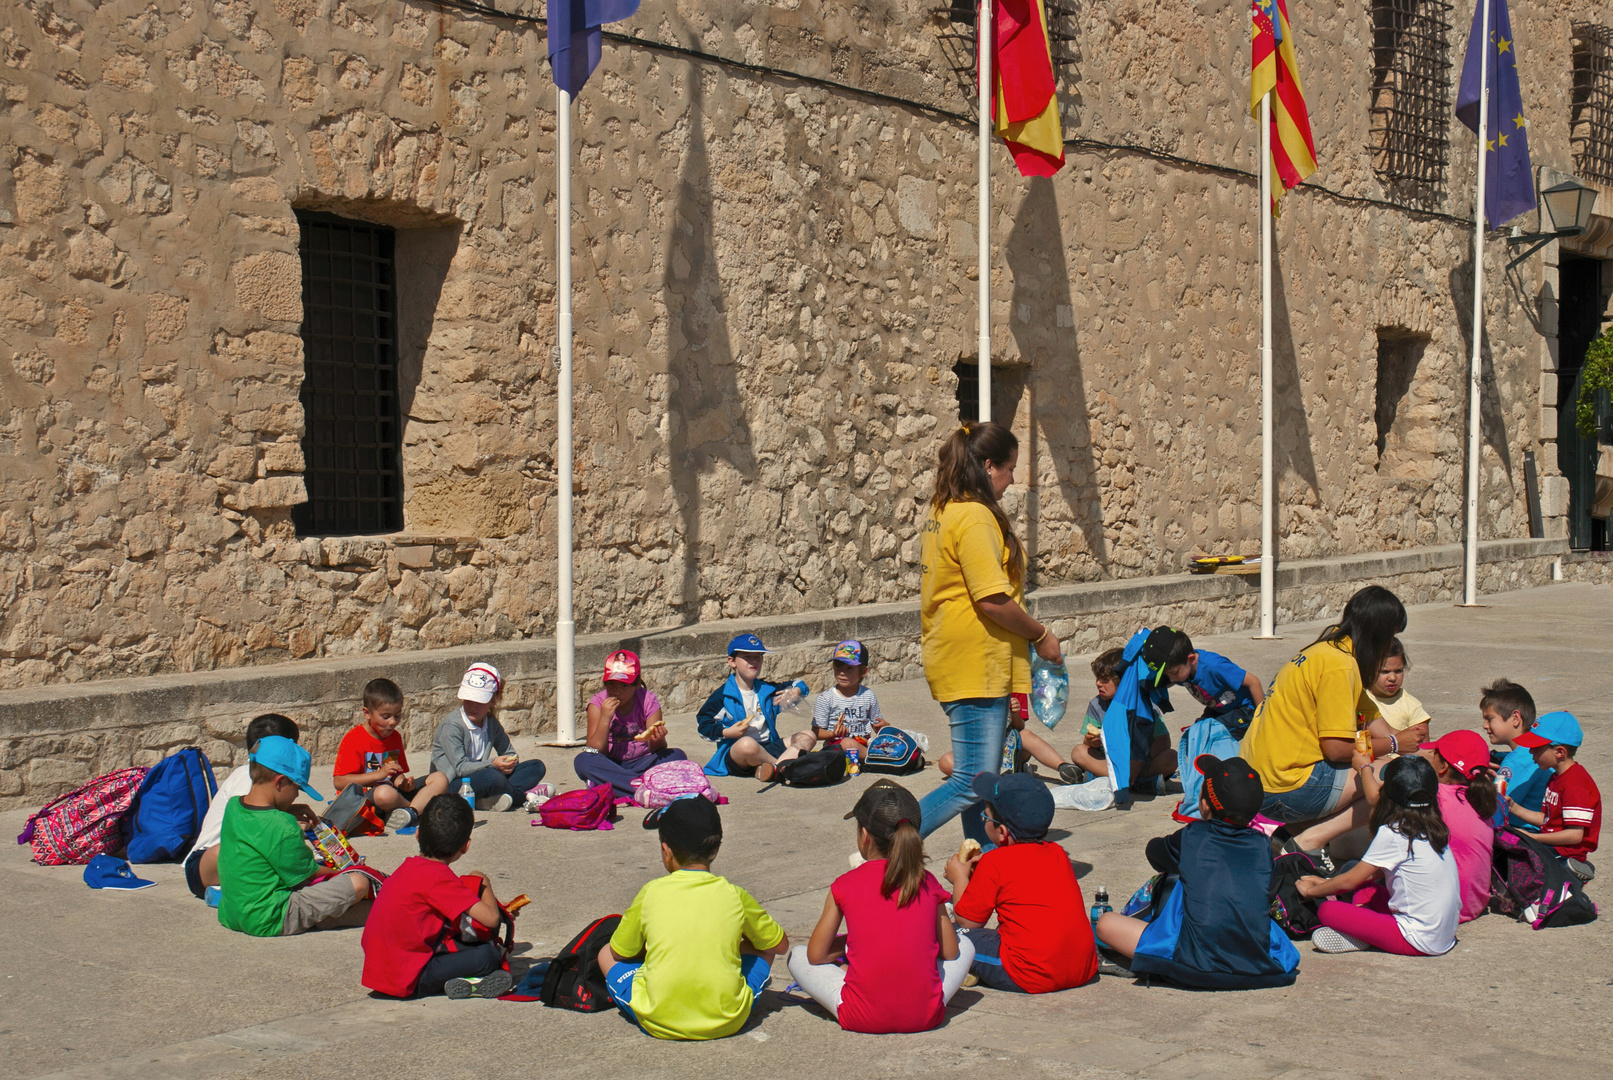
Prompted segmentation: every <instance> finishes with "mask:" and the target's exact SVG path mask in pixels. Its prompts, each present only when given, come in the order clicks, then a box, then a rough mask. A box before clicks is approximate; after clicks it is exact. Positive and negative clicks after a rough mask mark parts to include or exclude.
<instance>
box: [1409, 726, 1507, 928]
mask: <svg viewBox="0 0 1613 1080" xmlns="http://www.w3.org/2000/svg"><path fill="white" fill-rule="evenodd" d="M1417 753H1418V756H1420V757H1424V758H1427V759H1428V763H1429V764H1430V765H1432V766H1434V773H1435V775H1437V776H1438V777H1439V816H1440V817H1442V818H1444V819H1445V825H1446V827H1447V828H1449V829H1450V831H1451V854H1452V855H1454V856H1456V875H1457V877H1458V878H1459V879H1460V881H1461V886H1462V917H1461V921H1462V922H1471V921H1472V920H1474V919H1476V918H1478V917H1479V916H1480V915H1483V914H1484V912H1485V910H1486V909H1487V908H1488V907H1489V905H1490V874H1491V871H1492V867H1493V864H1494V859H1495V826H1494V825H1491V824H1490V821H1491V820H1492V819H1493V818H1494V817H1495V806H1496V793H1495V766H1494V765H1491V764H1490V746H1489V744H1488V743H1486V742H1485V741H1484V736H1482V735H1480V734H1479V733H1478V732H1476V731H1461V730H1458V731H1447V732H1446V733H1445V734H1443V735H1441V736H1440V737H1439V738H1438V739H1435V740H1434V741H1433V742H1428V743H1423V744H1422V745H1421V746H1420V747H1419V748H1418V751H1417Z"/></svg>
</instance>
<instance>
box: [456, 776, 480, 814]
mask: <svg viewBox="0 0 1613 1080" xmlns="http://www.w3.org/2000/svg"><path fill="white" fill-rule="evenodd" d="M459 797H460V798H461V799H464V800H465V803H466V804H467V805H468V806H469V807H470V808H471V809H472V810H474V809H476V789H475V788H473V787H471V786H470V777H468V776H461V777H460V778H459Z"/></svg>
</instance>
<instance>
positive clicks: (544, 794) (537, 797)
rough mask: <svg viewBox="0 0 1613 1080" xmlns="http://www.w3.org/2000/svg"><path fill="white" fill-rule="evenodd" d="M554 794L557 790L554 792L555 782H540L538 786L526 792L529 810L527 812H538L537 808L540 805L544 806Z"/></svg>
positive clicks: (527, 808)
mask: <svg viewBox="0 0 1613 1080" xmlns="http://www.w3.org/2000/svg"><path fill="white" fill-rule="evenodd" d="M554 794H555V792H554V785H553V784H539V785H538V786H537V787H535V788H533V789H532V790H531V791H529V792H527V793H526V810H527V813H529V814H530V813H536V812H537V810H538V807H540V806H542V805H543V804H544V803H546V802H548V801H549V800H550V799H552V798H554Z"/></svg>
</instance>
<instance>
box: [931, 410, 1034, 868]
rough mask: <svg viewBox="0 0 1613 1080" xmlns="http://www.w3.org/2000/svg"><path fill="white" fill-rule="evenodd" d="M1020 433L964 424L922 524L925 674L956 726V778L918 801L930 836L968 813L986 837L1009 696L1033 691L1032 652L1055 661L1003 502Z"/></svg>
mask: <svg viewBox="0 0 1613 1080" xmlns="http://www.w3.org/2000/svg"><path fill="white" fill-rule="evenodd" d="M1018 462H1019V440H1018V439H1016V438H1015V437H1014V434H1013V432H1011V431H1009V430H1008V428H1006V427H1004V426H1003V425H1002V424H996V423H991V422H985V423H966V424H964V425H962V426H961V427H959V428H958V430H957V431H954V432H953V433H952V436H951V438H949V439H947V441H946V443H945V444H944V445H943V446H942V447H941V456H940V462H939V464H938V467H937V469H936V474H935V496H934V498H932V499H931V500H930V513H929V516H928V517H927V518H926V519H925V522H924V526H923V530H924V531H923V554H922V565H921V567H920V573H921V577H920V586H919V595H920V611H921V618H922V622H923V630H924V677H925V679H926V680H927V681H928V682H929V684H930V693H931V695H932V696H934V698H935V700H936V701H938V702H940V703H941V708H942V709H944V710H945V711H946V714H947V718H948V720H950V721H951V727H952V755H953V761H954V765H953V769H952V775H951V776H950V777H948V778H947V780H946V781H945V782H944V783H942V785H941V786H940V787H938V788H936V789H935V790H934V791H932V792H930V793H929V794H928V795H926V796H925V797H924V799H923V801H922V802H921V803H920V804H919V810H920V813H921V815H922V817H923V825H922V827H921V832H922V833H923V834H924V835H925V836H928V835H930V834H931V833H933V832H935V830H936V829H939V828H940V827H941V826H942V825H944V824H946V823H947V822H948V821H950V820H952V818H953V817H954V816H955V815H957V814H958V813H960V812H962V813H963V815H964V817H963V832H964V835H965V836H968V837H970V838H971V839H974V840H978V841H980V842H981V843H985V842H986V830H985V824H984V822H983V820H982V818H981V811H980V802H979V800H978V798H977V797H976V796H975V794H974V789H973V787H972V785H973V783H974V778H975V775H976V774H977V773H982V772H996V771H997V770H998V768H999V766H1000V764H1001V761H1002V752H1003V736H1004V733H1005V731H1006V730H1007V727H1008V696H1009V695H1010V694H1013V693H1028V692H1029V691H1030V686H1031V675H1030V650H1029V648H1027V645H1030V646H1032V647H1034V648H1035V649H1036V652H1037V653H1038V654H1039V655H1040V656H1041V657H1042V658H1043V659H1044V660H1048V661H1051V662H1054V663H1057V662H1059V661H1061V660H1062V659H1063V653H1062V651H1061V650H1060V648H1059V640H1058V638H1057V637H1056V636H1055V635H1054V634H1053V633H1052V631H1051V630H1050V629H1049V628H1048V627H1046V626H1044V625H1042V624H1041V623H1039V622H1037V621H1036V619H1034V618H1032V617H1031V615H1030V613H1029V612H1027V611H1026V610H1025V608H1024V607H1023V606H1022V605H1023V602H1024V598H1025V545H1024V544H1022V543H1021V542H1020V539H1019V537H1018V536H1016V535H1014V529H1013V526H1012V525H1010V524H1009V521H1008V516H1007V515H1006V514H1004V513H1003V510H1002V507H1001V506H1000V505H999V504H998V500H999V499H1001V498H1002V494H1003V492H1005V491H1007V490H1008V485H1009V484H1010V483H1012V482H1013V478H1014V466H1015V465H1016V464H1018Z"/></svg>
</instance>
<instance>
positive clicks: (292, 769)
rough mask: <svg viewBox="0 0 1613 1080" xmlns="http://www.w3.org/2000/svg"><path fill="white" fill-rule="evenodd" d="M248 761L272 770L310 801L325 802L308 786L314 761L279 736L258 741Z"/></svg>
mask: <svg viewBox="0 0 1613 1080" xmlns="http://www.w3.org/2000/svg"><path fill="white" fill-rule="evenodd" d="M247 760H248V761H253V762H256V763H257V764H259V765H262V766H263V767H264V768H265V769H273V770H274V771H275V772H277V773H279V774H280V775H281V776H283V777H285V778H286V779H287V780H290V781H291V782H292V783H294V784H296V785H297V786H298V787H300V788H302V790H303V794H305V795H307V796H308V797H309V798H310V799H317V800H319V801H320V802H324V801H325V796H323V795H321V794H320V793H319V792H317V791H315V790H314V789H313V788H311V787H309V786H308V770H309V769H311V768H312V767H313V764H314V759H313V758H312V757H311V756H309V753H308V751H306V750H304V749H303V748H302V747H300V746H298V745H297V744H296V743H294V742H292V741H291V740H290V739H287V738H284V737H282V736H279V735H268V736H265V737H264V738H262V739H259V740H258V745H257V746H255V747H253V748H252V753H251V755H250V756H249V757H248V758H247Z"/></svg>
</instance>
